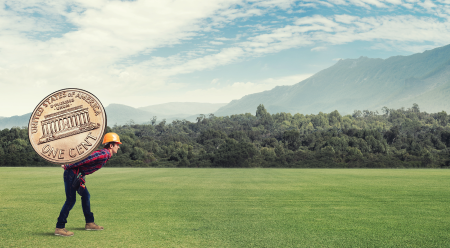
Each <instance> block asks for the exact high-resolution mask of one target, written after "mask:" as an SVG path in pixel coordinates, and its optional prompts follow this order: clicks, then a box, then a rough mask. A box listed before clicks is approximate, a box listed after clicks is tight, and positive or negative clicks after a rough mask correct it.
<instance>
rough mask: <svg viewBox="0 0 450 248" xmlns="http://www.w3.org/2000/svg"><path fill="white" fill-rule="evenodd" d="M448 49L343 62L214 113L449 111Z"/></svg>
mask: <svg viewBox="0 0 450 248" xmlns="http://www.w3.org/2000/svg"><path fill="white" fill-rule="evenodd" d="M449 93H450V45H447V46H444V47H440V48H436V49H433V50H429V51H425V52H423V53H417V54H413V55H410V56H395V57H390V58H388V59H372V58H367V57H360V58H358V59H345V60H340V61H338V62H337V63H336V64H335V65H333V66H331V67H329V68H327V69H324V70H322V71H320V72H318V73H316V74H314V75H313V76H311V77H309V78H308V79H305V80H303V81H301V82H299V83H297V84H294V85H292V86H278V87H275V88H274V89H272V90H269V91H264V92H260V93H255V94H251V95H247V96H244V97H243V98H241V99H239V100H234V101H232V102H230V103H229V104H228V105H226V106H224V107H222V108H220V109H219V110H218V111H217V112H216V113H215V115H217V116H226V115H231V114H239V113H255V111H256V108H257V106H258V105H259V104H264V106H265V108H266V109H267V110H268V112H269V113H277V112H290V113H303V114H317V113H318V112H320V111H322V112H325V113H329V112H331V111H334V110H338V111H339V112H340V113H341V114H350V113H353V111H354V110H365V109H368V110H380V109H381V108H382V107H383V106H387V107H388V108H400V107H411V106H412V104H413V103H417V104H418V105H419V107H420V109H421V110H424V111H427V112H439V111H442V110H446V111H449V110H450V101H449V100H447V97H448V96H449Z"/></svg>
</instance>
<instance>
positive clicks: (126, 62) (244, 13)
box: [0, 0, 450, 116]
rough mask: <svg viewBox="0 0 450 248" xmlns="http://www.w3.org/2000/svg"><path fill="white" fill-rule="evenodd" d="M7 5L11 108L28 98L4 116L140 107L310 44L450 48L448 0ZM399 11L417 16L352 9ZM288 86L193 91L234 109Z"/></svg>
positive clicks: (4, 67) (4, 21)
mask: <svg viewBox="0 0 450 248" xmlns="http://www.w3.org/2000/svg"><path fill="white" fill-rule="evenodd" d="M3 4H4V5H3V6H1V7H0V40H1V42H0V87H1V88H2V93H3V94H1V96H2V99H3V100H4V101H5V102H14V101H15V99H16V98H17V94H19V93H16V92H20V94H21V96H22V97H23V98H25V99H29V100H28V101H24V102H22V103H21V104H17V105H15V106H14V109H11V107H10V106H6V105H3V106H2V107H0V116H9V115H13V114H19V113H21V114H24V113H27V112H30V111H31V110H32V109H33V108H34V104H36V103H37V102H38V101H40V100H41V99H42V98H43V96H46V95H47V94H49V93H50V92H52V91H55V90H58V89H61V88H66V87H78V88H84V89H86V90H89V91H91V92H93V93H94V94H97V95H98V97H99V98H101V99H105V104H108V103H112V102H119V100H118V99H127V101H130V102H134V104H135V105H136V102H137V100H135V97H134V95H142V97H141V98H139V97H138V98H139V99H140V100H142V99H144V98H145V95H144V94H145V92H148V91H151V92H159V91H161V92H163V91H165V92H168V91H170V90H179V89H186V88H189V87H188V85H186V83H184V82H183V81H182V80H175V78H176V77H179V76H181V75H185V74H189V73H193V72H198V71H204V70H209V69H213V68H217V67H220V66H223V65H228V64H232V63H237V62H240V61H243V60H247V59H250V58H255V57H261V56H265V55H267V54H272V53H277V52H280V51H283V50H287V49H291V48H297V47H305V46H309V47H311V48H310V49H311V51H321V50H324V49H326V47H330V46H332V45H336V44H345V43H350V42H354V41H376V42H377V44H381V43H382V44H383V46H384V48H383V49H389V48H391V49H392V48H395V49H397V50H407V51H414V52H416V51H420V49H425V48H428V49H429V48H432V47H436V46H439V45H444V44H447V43H448V41H449V40H450V26H449V24H448V20H450V7H449V6H448V5H449V4H450V2H449V0H440V1H436V2H431V1H430V0H424V1H408V0H404V1H401V0H385V1H382V0H330V1H321V0H311V1H301V2H298V3H297V4H296V2H295V1H292V0H271V1H263V0H261V1H260V0H257V1H241V0H221V1H219V0H218V1H207V0H193V1H142V0H141V1H125V2H122V1H106V0H99V1H88V0H78V1H54V2H49V1H44V0H42V1H39V0H34V1H30V0H23V1H4V2H3ZM302 4H314V5H315V7H317V8H334V6H344V7H342V8H345V10H346V11H348V13H347V14H342V13H343V12H339V14H332V15H329V16H324V15H312V16H307V15H306V14H305V13H308V12H304V10H302V9H300V10H298V7H299V6H301V5H302ZM394 5H399V6H400V5H401V6H403V7H399V8H402V10H405V11H409V10H408V9H405V8H411V9H412V10H411V11H410V12H409V14H404V15H398V14H397V13H395V11H393V10H389V11H388V10H386V11H387V12H386V13H384V14H383V15H375V14H373V15H371V16H367V17H364V15H362V14H361V13H360V12H361V11H360V10H361V8H358V9H356V10H353V9H351V8H350V7H352V8H354V7H355V6H360V7H363V8H367V9H377V10H379V11H380V10H383V11H384V9H385V8H386V7H389V8H391V7H393V6H394ZM4 6H8V8H6V7H4ZM294 6H296V7H297V10H296V12H297V13H299V12H303V13H302V14H301V15H298V14H295V13H294V15H297V16H302V17H300V18H297V19H295V20H293V21H292V19H291V17H288V18H285V19H283V18H284V17H283V16H282V18H281V19H280V18H277V20H279V21H280V22H279V23H276V24H268V23H269V22H270V21H273V20H274V19H270V20H268V21H267V22H265V23H264V22H259V20H260V19H255V20H256V22H255V21H253V22H251V23H247V22H245V20H248V19H250V18H263V17H266V16H270V15H271V14H273V16H274V18H276V17H279V16H280V11H285V12H287V13H293V12H294V11H293V7H294ZM390 11H393V12H392V13H391V12H390ZM314 13H317V12H314ZM336 13H338V12H336ZM415 13H427V16H426V17H425V16H420V15H418V16H415V15H414V14H415ZM305 15H306V16H305ZM439 18H444V19H446V20H447V21H442V19H439ZM240 22H242V23H240ZM240 24H242V25H240ZM250 24H251V25H250ZM224 27H230V29H234V30H236V32H235V33H233V32H231V34H227V35H224V32H222V33H221V31H222V30H221V29H222V28H224ZM223 36H226V37H235V38H225V37H223ZM214 37H217V38H214ZM199 40H200V41H201V42H199ZM211 40H212V41H211ZM224 41H226V42H224ZM185 43H190V44H194V46H195V47H194V48H192V46H191V47H190V48H189V49H187V48H183V49H181V50H182V51H180V52H174V53H175V54H173V53H172V54H169V55H161V54H159V55H158V56H155V55H153V54H154V53H153V52H155V51H158V49H159V48H172V47H176V48H177V49H180V46H181V45H183V44H185ZM420 43H427V45H424V44H420ZM195 44H196V45H195ZM199 44H201V45H199ZM318 44H320V45H321V46H318ZM213 45H214V46H219V45H220V47H213ZM383 46H381V45H374V47H378V48H381V47H383ZM212 48H217V49H212ZM219 48H221V49H219ZM174 50H176V49H174ZM177 51H179V50H177ZM422 51H423V50H422ZM214 80H215V79H214ZM214 80H213V81H214ZM280 80H281V81H282V79H281V78H278V79H277V82H276V83H270V82H269V81H267V82H266V81H258V82H256V81H251V82H240V83H234V84H232V85H228V86H227V85H225V83H224V82H225V80H221V83H222V84H221V85H220V86H221V88H220V89H219V88H218V84H219V83H218V82H217V81H216V83H217V84H214V87H216V88H209V89H204V90H200V89H198V90H197V91H193V92H191V93H195V92H200V93H201V92H207V91H209V92H215V91H214V90H215V89H217V90H218V91H217V92H219V90H223V91H224V92H229V93H227V94H228V95H227V94H225V95H224V96H220V95H218V94H216V97H218V98H220V97H225V96H228V98H227V99H228V100H227V101H229V100H230V99H233V98H237V97H238V96H239V95H242V94H244V95H245V94H250V93H251V92H253V93H254V92H257V91H258V90H259V91H260V90H266V89H270V87H272V86H273V85H278V84H279V83H280V82H281V81H280ZM211 83H213V82H211ZM18 85H19V86H18ZM210 86H211V85H210V84H208V86H207V87H210ZM5 92H6V93H5ZM249 92H250V93H249ZM195 94H196V93H195ZM195 94H194V95H195ZM167 95H168V94H161V96H160V97H161V98H164V97H167ZM185 96H186V97H187V96H188V94H185ZM147 98H148V97H147ZM136 99H137V98H136ZM223 99H225V98H223ZM185 100H187V99H185ZM215 102H224V100H220V101H215ZM124 104H126V103H124Z"/></svg>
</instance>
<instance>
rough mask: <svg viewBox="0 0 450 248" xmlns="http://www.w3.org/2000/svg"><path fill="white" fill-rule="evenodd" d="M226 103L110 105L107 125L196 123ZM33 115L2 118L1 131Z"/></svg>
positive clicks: (23, 124)
mask: <svg viewBox="0 0 450 248" xmlns="http://www.w3.org/2000/svg"><path fill="white" fill-rule="evenodd" d="M225 105H226V103H196V102H171V103H164V104H157V105H150V106H146V107H141V108H133V107H130V106H126V105H122V104H110V105H108V106H107V107H105V111H106V116H107V125H109V126H114V125H116V124H117V125H124V124H127V123H131V121H132V122H134V123H136V124H143V123H150V122H151V119H152V118H153V116H156V117H157V123H159V122H160V121H162V120H163V119H165V120H166V121H167V122H168V123H170V122H172V121H173V120H176V119H179V120H182V119H186V120H188V121H195V120H196V118H197V117H198V116H199V115H200V114H205V115H207V114H211V113H214V112H215V111H217V110H218V109H219V108H220V107H222V106H225ZM30 116H31V113H28V114H24V115H21V116H12V117H0V130H2V129H4V128H11V127H24V126H28V121H29V120H30Z"/></svg>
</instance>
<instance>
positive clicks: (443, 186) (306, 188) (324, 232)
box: [0, 167, 450, 247]
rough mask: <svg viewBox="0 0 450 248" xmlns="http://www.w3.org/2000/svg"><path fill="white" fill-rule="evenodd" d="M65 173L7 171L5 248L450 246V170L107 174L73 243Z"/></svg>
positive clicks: (0, 207) (95, 181)
mask: <svg viewBox="0 0 450 248" xmlns="http://www.w3.org/2000/svg"><path fill="white" fill-rule="evenodd" d="M62 174H63V170H62V169H61V168H4V167H3V168H2V167H0V246H1V247H4V246H6V247H9V246H14V247H49V246H55V247H56V246H58V247H67V246H68V247H75V246H78V247H83V246H88V247H125V246H126V247H146V246H148V247H450V180H449V179H450V170H431V169H430V170H426V169H423V170H420V169H401V170H399V169H154V168H145V169H141V168H103V169H101V170H99V171H97V172H96V173H94V174H92V175H89V176H88V177H87V184H86V185H87V187H88V189H89V191H90V193H91V205H92V211H93V212H94V214H95V218H96V223H97V224H99V225H103V226H104V227H105V230H104V231H98V232H93V231H85V230H84V216H83V213H82V210H81V199H80V197H79V196H78V198H77V203H76V204H75V207H74V208H73V210H72V211H71V213H70V216H69V219H68V223H67V225H66V228H67V229H68V230H69V231H73V232H75V235H74V236H73V237H59V236H54V235H53V232H54V228H55V224H56V219H57V217H58V215H59V211H60V210H61V207H62V205H63V203H64V201H65V195H64V184H63V178H62Z"/></svg>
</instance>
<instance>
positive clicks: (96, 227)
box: [85, 222, 103, 231]
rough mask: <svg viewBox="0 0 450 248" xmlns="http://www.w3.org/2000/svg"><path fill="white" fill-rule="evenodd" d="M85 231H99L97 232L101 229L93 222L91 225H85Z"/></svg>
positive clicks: (101, 228)
mask: <svg viewBox="0 0 450 248" xmlns="http://www.w3.org/2000/svg"><path fill="white" fill-rule="evenodd" d="M85 229H86V230H88V231H99V230H103V227H102V226H99V225H97V224H95V223H94V222H91V223H86V226H85Z"/></svg>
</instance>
